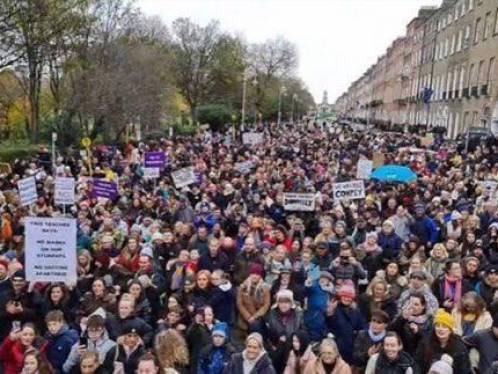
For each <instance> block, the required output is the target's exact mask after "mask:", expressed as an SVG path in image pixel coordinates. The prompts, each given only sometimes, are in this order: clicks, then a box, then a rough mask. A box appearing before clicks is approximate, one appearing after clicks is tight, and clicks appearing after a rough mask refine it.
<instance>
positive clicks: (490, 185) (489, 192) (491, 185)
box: [479, 181, 498, 197]
mask: <svg viewBox="0 0 498 374" xmlns="http://www.w3.org/2000/svg"><path fill="white" fill-rule="evenodd" d="M479 185H480V186H481V187H482V188H483V189H484V194H485V195H486V196H487V197H495V196H496V188H497V187H498V183H497V182H495V181H481V182H479Z"/></svg>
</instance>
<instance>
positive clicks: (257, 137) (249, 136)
mask: <svg viewBox="0 0 498 374" xmlns="http://www.w3.org/2000/svg"><path fill="white" fill-rule="evenodd" d="M242 143H243V144H249V145H256V144H259V143H263V133H262V132H245V133H243V134H242Z"/></svg>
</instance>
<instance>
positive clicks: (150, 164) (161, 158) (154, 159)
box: [144, 152, 166, 169]
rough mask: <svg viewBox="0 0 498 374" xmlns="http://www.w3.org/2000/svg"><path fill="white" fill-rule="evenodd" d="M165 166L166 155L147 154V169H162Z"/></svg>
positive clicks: (145, 161)
mask: <svg viewBox="0 0 498 374" xmlns="http://www.w3.org/2000/svg"><path fill="white" fill-rule="evenodd" d="M165 164H166V153H164V152H145V156H144V165H145V167H146V168H158V169H162V168H163V167H164V165H165Z"/></svg>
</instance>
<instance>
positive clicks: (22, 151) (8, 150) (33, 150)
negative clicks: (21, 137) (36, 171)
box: [0, 143, 40, 162]
mask: <svg viewBox="0 0 498 374" xmlns="http://www.w3.org/2000/svg"><path fill="white" fill-rule="evenodd" d="M39 150H40V145H37V144H30V143H0V162H12V161H14V160H15V159H16V158H19V159H22V158H24V159H26V158H30V157H31V156H35V155H36V154H37V153H38V151H39Z"/></svg>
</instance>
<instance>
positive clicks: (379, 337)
mask: <svg viewBox="0 0 498 374" xmlns="http://www.w3.org/2000/svg"><path fill="white" fill-rule="evenodd" d="M368 336H370V339H371V340H372V341H373V342H374V343H375V344H377V343H378V342H380V341H382V340H383V339H384V338H385V336H386V330H384V331H382V332H381V333H380V334H377V335H375V334H374V332H373V331H372V328H371V327H369V328H368Z"/></svg>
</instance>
